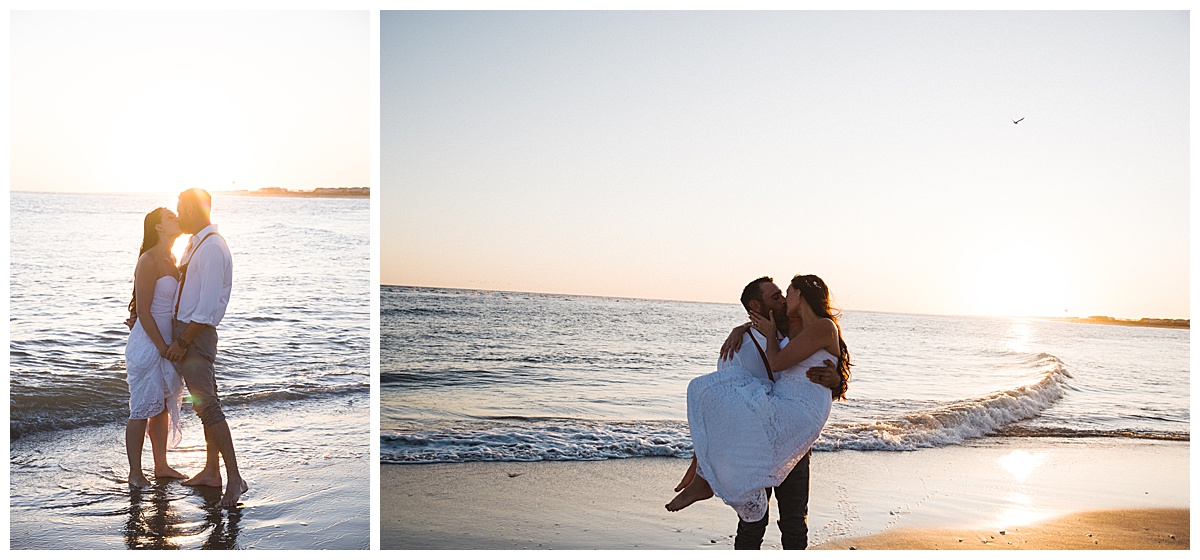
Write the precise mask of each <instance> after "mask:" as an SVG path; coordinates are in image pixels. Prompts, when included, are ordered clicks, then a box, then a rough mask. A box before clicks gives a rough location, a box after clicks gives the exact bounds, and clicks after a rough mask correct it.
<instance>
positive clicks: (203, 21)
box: [10, 11, 374, 192]
mask: <svg viewBox="0 0 1200 560" xmlns="http://www.w3.org/2000/svg"><path fill="white" fill-rule="evenodd" d="M369 22H370V19H369V12H366V11H358V12H315V11H309V12H281V11H280V12H277V11H268V12H248V11H227V12H226V11H221V12H214V11H207V12H184V11H164V12H122V11H106V12H66V11H64V12H12V13H11V14H10V25H11V39H10V40H11V43H10V46H11V61H12V73H11V76H12V82H11V115H12V121H11V125H10V126H11V129H10V133H11V139H12V140H11V141H12V150H11V155H12V170H11V189H12V190H24V191H55V192H128V191H139V192H145V191H161V192H178V191H179V190H181V189H183V188H188V187H203V188H207V189H212V190H221V189H230V188H238V189H256V188H261V187H269V186H274V187H285V188H292V189H311V188H314V187H328V186H369V185H370V173H371V169H370V161H371V160H370V158H371V106H370V102H371V88H370V84H371V76H372V75H373V73H374V69H373V68H371V65H370V58H371V51H370V49H371V46H370V27H369Z"/></svg>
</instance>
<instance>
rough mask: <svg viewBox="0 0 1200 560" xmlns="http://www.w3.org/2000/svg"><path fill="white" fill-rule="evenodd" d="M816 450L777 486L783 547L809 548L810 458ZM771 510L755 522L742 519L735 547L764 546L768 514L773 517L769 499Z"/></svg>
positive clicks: (734, 540)
mask: <svg viewBox="0 0 1200 560" xmlns="http://www.w3.org/2000/svg"><path fill="white" fill-rule="evenodd" d="M811 458H812V451H809V452H808V453H807V454H805V455H804V458H803V459H800V462H799V463H796V466H795V467H793V468H792V472H791V473H789V474H788V475H787V478H785V479H783V482H782V483H780V484H779V486H778V487H776V488H774V490H775V500H776V501H778V502H779V532H780V533H783V538H782V539H781V540H782V541H783V548H784V549H786V550H801V549H805V548H808V460H809V459H811ZM771 490H772V489H771V488H767V499H768V500H770V498H771ZM767 508H768V509H767V513H765V514H763V518H762V519H759V520H758V521H755V522H753V523H747V522H745V521H742V520H740V519H739V520H738V528H737V537H736V538H734V539H733V548H735V549H737V550H758V548H759V547H761V546H762V540H763V535H765V534H767V518H768V517H771V510H770V505H769V503H768V506H767Z"/></svg>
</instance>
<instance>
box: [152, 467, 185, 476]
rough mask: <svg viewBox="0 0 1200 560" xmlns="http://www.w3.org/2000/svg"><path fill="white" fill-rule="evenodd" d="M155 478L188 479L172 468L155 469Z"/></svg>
mask: <svg viewBox="0 0 1200 560" xmlns="http://www.w3.org/2000/svg"><path fill="white" fill-rule="evenodd" d="M154 478H187V475H185V474H183V473H181V472H179V471H177V470H175V469H172V468H171V467H162V468H158V467H154Z"/></svg>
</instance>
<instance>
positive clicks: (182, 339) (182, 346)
mask: <svg viewBox="0 0 1200 560" xmlns="http://www.w3.org/2000/svg"><path fill="white" fill-rule="evenodd" d="M207 326H209V325H206V324H204V323H197V322H195V321H192V322H190V323H188V326H187V328H185V329H183V332H182V333H180V334H179V337H177V338H176V339H175V340H172V341H171V346H170V347H169V348H167V359H168V360H171V361H172V362H178V361H179V360H182V359H183V355H184V354H185V353H187V349H188V346H191V345H192V340H195V338H196V335H198V334H200V331H202V330H204V327H207Z"/></svg>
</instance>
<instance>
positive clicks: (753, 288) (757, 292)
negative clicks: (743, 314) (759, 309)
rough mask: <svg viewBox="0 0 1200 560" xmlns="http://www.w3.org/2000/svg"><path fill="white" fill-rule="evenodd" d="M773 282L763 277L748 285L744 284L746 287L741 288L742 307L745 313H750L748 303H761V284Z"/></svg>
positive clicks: (769, 278)
mask: <svg viewBox="0 0 1200 560" xmlns="http://www.w3.org/2000/svg"><path fill="white" fill-rule="evenodd" d="M774 281H775V280H774V279H772V278H771V277H769V276H763V277H762V278H758V279H756V280H754V281H752V282H750V283H749V284H746V287H745V288H742V307H745V308H746V311H750V302H752V301H757V302H760V303H761V302H762V283H763V282H774Z"/></svg>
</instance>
